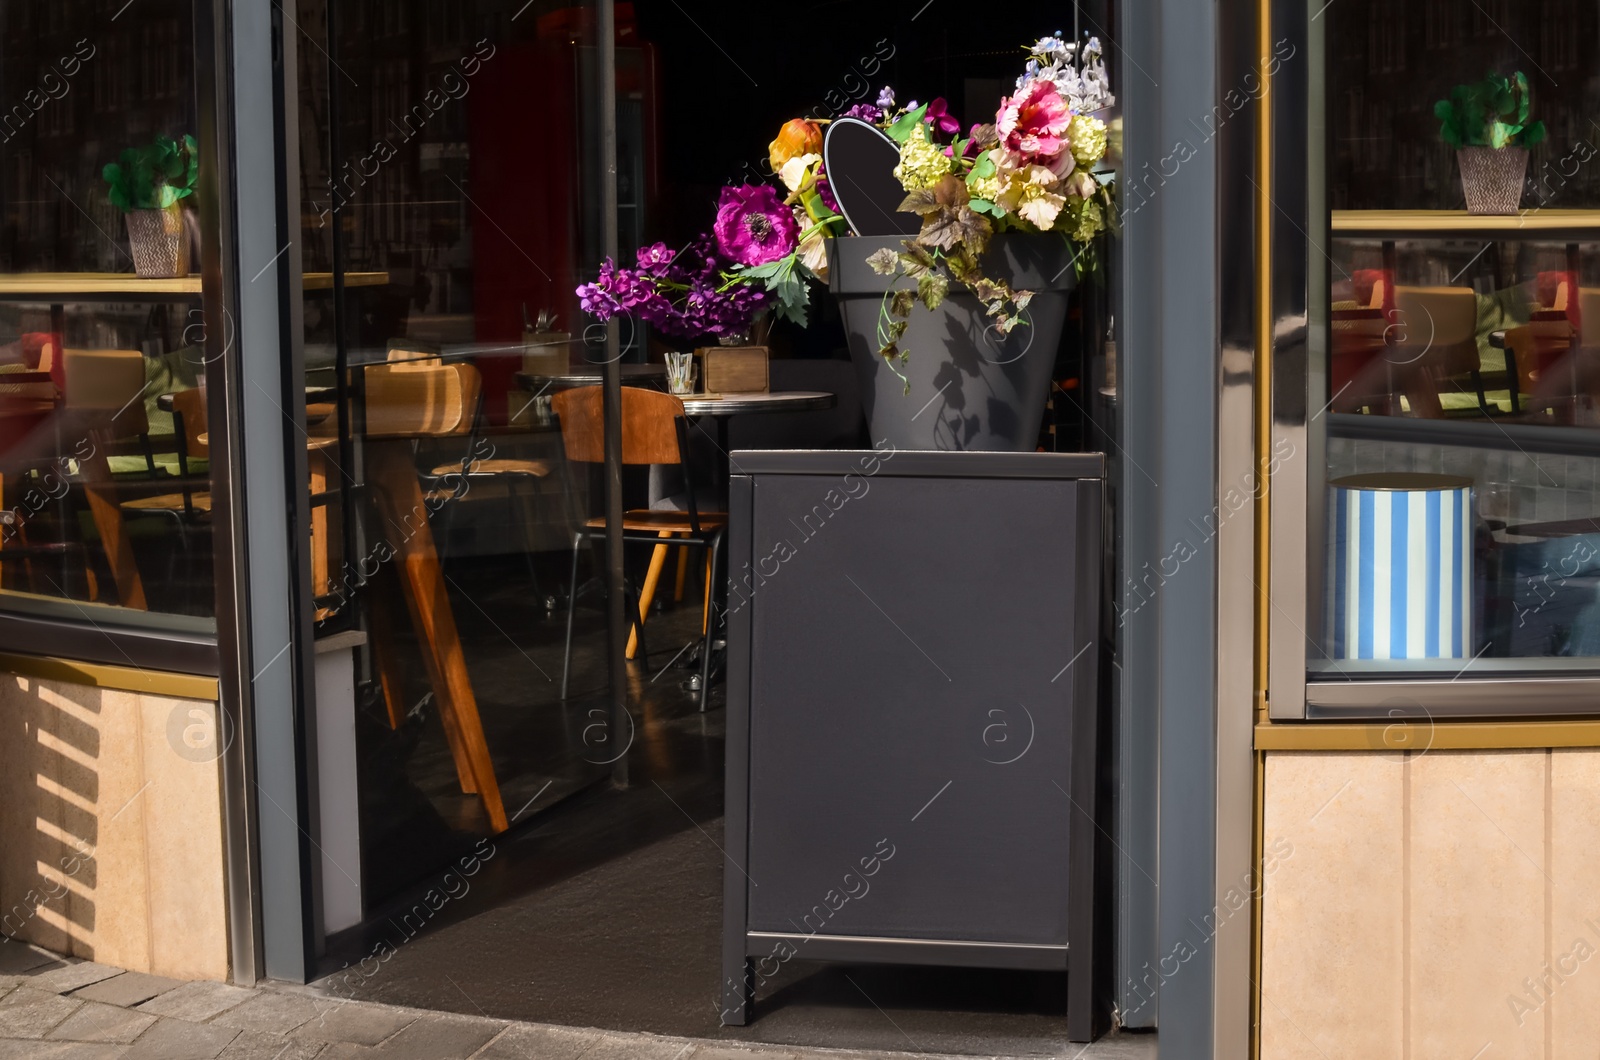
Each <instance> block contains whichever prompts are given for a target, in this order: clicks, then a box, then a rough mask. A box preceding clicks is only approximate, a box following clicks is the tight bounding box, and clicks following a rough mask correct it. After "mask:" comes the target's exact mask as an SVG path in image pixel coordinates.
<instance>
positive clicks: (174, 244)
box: [126, 206, 189, 280]
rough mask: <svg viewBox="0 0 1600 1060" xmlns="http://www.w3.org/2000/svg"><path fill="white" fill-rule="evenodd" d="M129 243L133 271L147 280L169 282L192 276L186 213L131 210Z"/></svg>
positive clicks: (171, 209)
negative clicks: (131, 251) (186, 230)
mask: <svg viewBox="0 0 1600 1060" xmlns="http://www.w3.org/2000/svg"><path fill="white" fill-rule="evenodd" d="M126 216H127V219H128V242H129V243H130V244H132V247H133V270H134V272H136V273H138V274H139V276H140V277H141V278H143V279H146V280H168V279H174V278H178V277H182V276H187V275H189V240H188V237H187V235H186V234H185V232H184V230H183V211H182V210H180V209H178V207H176V206H170V207H168V208H167V209H165V210H129V211H128V212H127V214H126Z"/></svg>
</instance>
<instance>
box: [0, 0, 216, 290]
mask: <svg viewBox="0 0 1600 1060" xmlns="http://www.w3.org/2000/svg"><path fill="white" fill-rule="evenodd" d="M141 4H143V5H144V11H143V17H142V18H140V19H138V20H135V19H123V20H119V19H114V18H113V17H112V16H113V15H115V14H116V13H117V12H116V7H117V6H118V5H108V4H94V5H88V4H64V3H46V2H38V0H21V2H17V3H7V4H6V5H4V7H3V8H0V49H3V51H0V157H3V158H4V168H3V171H0V210H3V218H0V270H8V271H9V270H22V269H28V270H36V269H60V270H72V269H83V270H100V271H108V272H115V271H122V270H125V269H127V268H130V267H131V265H130V262H129V260H128V256H127V252H126V236H125V234H124V230H123V223H122V217H121V215H120V214H119V213H118V212H117V210H116V209H115V208H114V207H112V206H111V205H110V204H109V203H107V202H106V201H105V184H104V182H103V181H102V180H101V178H100V170H101V169H102V168H103V167H104V166H105V164H106V163H107V162H111V161H114V160H115V159H116V157H117V155H118V154H120V153H121V151H122V150H123V149H124V148H127V147H132V146H135V145H138V144H140V143H143V142H146V141H148V140H150V139H151V138H153V137H155V136H157V135H167V136H181V135H183V134H184V133H188V132H193V131H194V105H193V91H192V89H193V86H192V85H191V84H190V79H189V77H188V75H187V71H186V66H187V57H188V55H189V54H190V52H191V47H192V36H193V32H192V20H191V18H190V16H189V6H190V5H189V3H188V0H148V3H146V0H141ZM86 8H92V12H90V17H88V18H84V17H83V15H84V14H85V9H86ZM110 129H114V130H115V136H114V137H112V136H107V135H106V131H107V130H110ZM40 202H53V203H54V204H55V205H54V206H53V208H51V209H49V210H40V209H39V208H38V204H39V203H40Z"/></svg>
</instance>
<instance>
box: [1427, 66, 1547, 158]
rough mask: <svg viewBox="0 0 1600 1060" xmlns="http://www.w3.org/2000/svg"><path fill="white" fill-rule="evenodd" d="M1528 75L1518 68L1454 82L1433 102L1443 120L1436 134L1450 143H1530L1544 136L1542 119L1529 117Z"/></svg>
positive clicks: (1531, 144)
mask: <svg viewBox="0 0 1600 1060" xmlns="http://www.w3.org/2000/svg"><path fill="white" fill-rule="evenodd" d="M1528 102H1529V100H1528V78H1527V77H1526V76H1525V75H1524V74H1523V73H1522V71H1521V70H1518V71H1517V72H1516V73H1514V74H1512V75H1511V76H1510V77H1506V76H1504V75H1502V74H1490V75H1489V76H1488V77H1486V78H1484V79H1483V80H1482V81H1477V82H1474V83H1473V84H1469V85H1457V86H1456V87H1455V89H1454V90H1453V91H1451V93H1450V98H1449V99H1441V100H1440V101H1439V102H1437V103H1435V104H1434V105H1433V116H1434V117H1436V118H1438V119H1439V121H1440V122H1442V123H1443V124H1442V125H1440V127H1439V138H1440V139H1442V140H1443V141H1444V142H1445V143H1447V144H1449V145H1450V146H1451V147H1456V148H1460V147H1493V148H1495V149H1497V150H1498V149H1499V148H1503V147H1533V146H1534V145H1535V144H1538V143H1540V142H1542V141H1543V140H1544V133H1545V129H1544V122H1542V121H1536V122H1533V123H1531V124H1530V123H1529V121H1528Z"/></svg>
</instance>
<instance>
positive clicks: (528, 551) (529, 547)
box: [506, 476, 545, 606]
mask: <svg viewBox="0 0 1600 1060" xmlns="http://www.w3.org/2000/svg"><path fill="white" fill-rule="evenodd" d="M515 482H516V477H515V476H512V477H511V478H509V479H507V482H506V490H507V492H508V493H510V494H512V495H513V496H515V497H516V498H517V503H516V504H515V505H514V507H515V508H516V513H515V514H516V517H517V519H518V523H519V525H520V526H521V527H522V559H523V562H524V563H526V564H527V567H528V581H529V582H531V583H532V584H533V597H534V599H535V600H538V601H539V603H540V606H543V604H544V601H545V595H544V590H543V589H541V588H540V587H539V567H538V564H536V563H535V562H534V561H533V555H534V552H535V551H537V549H536V548H535V546H536V545H537V544H538V537H537V531H538V525H539V498H540V490H539V486H538V483H537V482H535V483H534V487H533V496H532V498H531V500H532V503H531V504H529V505H527V506H526V507H524V506H523V504H522V503H521V502H522V500H523V495H522V491H521V490H520V489H518V488H517V487H516V486H514V485H513V483H515Z"/></svg>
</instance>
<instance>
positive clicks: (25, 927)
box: [0, 674, 228, 979]
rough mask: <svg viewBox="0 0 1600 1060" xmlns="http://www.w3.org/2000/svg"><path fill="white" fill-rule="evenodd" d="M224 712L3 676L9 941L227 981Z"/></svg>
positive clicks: (0, 735) (1, 898) (1, 747)
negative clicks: (220, 726) (221, 764)
mask: <svg viewBox="0 0 1600 1060" xmlns="http://www.w3.org/2000/svg"><path fill="white" fill-rule="evenodd" d="M216 710H217V708H216V704H214V703H206V702H196V701H192V700H180V699H168V698H164V697H161V696H153V695H147V694H139V693H133V692H120V691H110V690H105V689H99V688H89V687H84V686H80V685H71V684H65V683H62V682H56V681H43V680H38V679H35V678H30V677H18V676H15V675H12V674H0V938H3V937H15V938H19V939H22V940H24V941H28V942H33V943H36V944H38V945H41V946H46V947H48V948H50V949H53V950H57V951H60V952H64V953H71V954H73V955H75V956H81V957H88V958H92V959H94V960H97V961H102V962H105V963H107V964H113V965H116V966H118V967H122V968H131V969H134V970H137V971H147V972H154V973H156V974H158V975H167V976H173V977H176V978H184V979H225V978H226V977H227V973H228V947H227V931H226V907H225V904H224V892H223V845H222V806H221V782H220V772H219V768H218V764H217V761H216V759H215V754H214V748H215V742H214V740H215V732H216V728H215V726H216V718H217V713H216ZM208 741H209V742H208Z"/></svg>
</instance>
